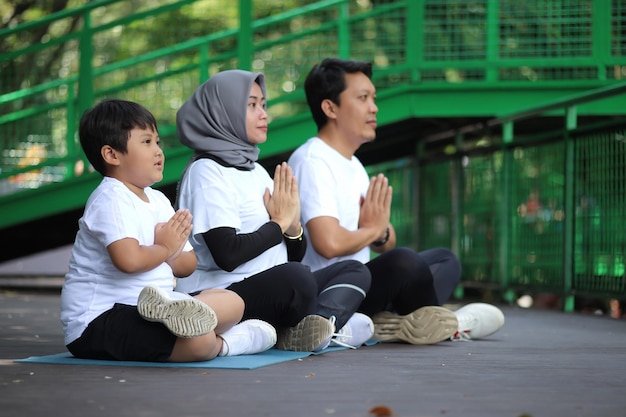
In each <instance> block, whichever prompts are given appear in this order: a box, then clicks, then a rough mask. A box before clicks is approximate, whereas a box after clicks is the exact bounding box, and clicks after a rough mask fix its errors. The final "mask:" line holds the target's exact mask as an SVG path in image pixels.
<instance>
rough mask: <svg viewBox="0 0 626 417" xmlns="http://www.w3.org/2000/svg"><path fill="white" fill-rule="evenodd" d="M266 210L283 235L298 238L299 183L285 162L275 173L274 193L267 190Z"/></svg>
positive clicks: (277, 167)
mask: <svg viewBox="0 0 626 417" xmlns="http://www.w3.org/2000/svg"><path fill="white" fill-rule="evenodd" d="M263 202H264V203H265V208H266V209H267V212H268V214H269V215H270V220H272V221H274V222H276V223H278V225H279V226H280V229H281V230H282V232H283V234H286V235H288V236H297V235H298V234H299V233H300V230H301V225H300V197H299V196H298V182H297V181H296V177H295V176H294V175H293V171H292V170H291V167H290V166H289V165H287V163H286V162H283V163H282V164H280V165H277V166H276V170H275V171H274V192H273V193H270V190H269V189H267V188H266V189H265V194H264V195H263Z"/></svg>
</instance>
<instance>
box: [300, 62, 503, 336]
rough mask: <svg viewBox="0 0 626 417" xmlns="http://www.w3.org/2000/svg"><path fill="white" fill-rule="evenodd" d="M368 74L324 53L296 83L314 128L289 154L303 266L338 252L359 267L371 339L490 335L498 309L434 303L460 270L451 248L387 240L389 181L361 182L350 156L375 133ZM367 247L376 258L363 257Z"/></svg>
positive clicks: (391, 236)
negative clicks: (366, 274)
mask: <svg viewBox="0 0 626 417" xmlns="http://www.w3.org/2000/svg"><path fill="white" fill-rule="evenodd" d="M371 76H372V66H371V64H370V63H366V62H359V61H351V60H342V59H337V58H327V59H325V60H323V61H322V62H321V63H319V64H318V65H315V66H314V67H313V69H312V70H311V72H310V73H309V74H308V76H307V78H306V80H305V85H304V87H305V92H306V97H307V102H308V105H309V108H310V110H311V114H312V116H313V119H314V121H315V123H316V125H317V129H318V132H317V136H316V137H313V138H310V139H309V140H308V141H307V142H306V143H305V144H303V145H302V146H300V147H299V148H298V149H297V150H296V151H295V152H294V153H293V154H292V155H291V157H290V158H289V165H290V166H291V167H292V168H293V170H294V173H295V176H296V178H297V179H298V183H299V187H298V188H299V190H300V201H301V213H302V214H301V217H302V224H303V225H305V233H306V234H307V236H308V238H309V241H310V242H311V245H309V247H308V248H307V252H306V254H305V257H304V259H303V263H305V264H307V265H309V266H311V268H312V269H313V270H317V269H319V268H323V267H325V266H327V265H329V264H332V263H334V262H337V261H339V260H344V259H357V260H359V261H361V262H363V263H365V264H366V265H367V267H368V268H369V270H370V272H371V274H372V284H371V288H370V291H369V292H368V294H367V296H366V298H365V299H364V300H363V302H362V303H361V306H360V308H359V311H360V312H362V313H365V314H367V315H369V316H370V317H372V318H373V321H374V324H375V334H374V337H375V338H376V339H378V340H380V341H389V342H392V341H403V342H407V343H412V344H433V343H437V342H440V341H442V340H446V339H449V338H451V337H452V338H456V339H459V338H468V337H469V338H477V337H484V336H486V335H488V334H491V333H493V332H495V331H497V330H499V329H500V328H501V327H502V326H503V325H504V316H503V314H502V312H501V311H500V310H499V309H498V308H497V307H494V306H491V305H488V304H484V303H474V304H470V305H468V306H465V307H464V308H462V309H460V310H458V311H457V312H456V313H455V312H452V311H450V310H448V309H445V308H443V307H441V304H443V303H444V302H446V301H447V300H448V299H449V297H450V296H451V295H452V292H453V291H454V288H455V287H456V285H457V284H458V282H459V281H460V277H461V265H460V262H459V260H458V258H457V257H456V255H455V254H454V253H452V252H451V251H450V250H449V249H446V248H435V249H430V250H426V251H422V252H415V251H413V250H411V249H409V248H396V247H395V246H396V234H395V231H394V228H393V225H392V224H391V223H390V213H391V200H392V188H391V186H390V185H389V181H388V179H387V178H386V177H385V176H384V175H382V174H379V175H377V176H375V177H373V178H371V179H369V178H368V175H367V172H366V170H365V168H364V167H363V165H362V164H361V162H360V161H359V160H358V158H356V157H355V155H354V154H355V152H356V151H357V149H359V147H360V146H361V145H363V144H364V143H368V142H371V141H373V140H374V139H375V138H376V115H377V113H378V107H377V106H376V88H375V86H374V84H373V83H372V81H371ZM370 251H374V252H376V253H378V254H379V256H377V257H376V258H374V259H372V260H370V255H371V253H370Z"/></svg>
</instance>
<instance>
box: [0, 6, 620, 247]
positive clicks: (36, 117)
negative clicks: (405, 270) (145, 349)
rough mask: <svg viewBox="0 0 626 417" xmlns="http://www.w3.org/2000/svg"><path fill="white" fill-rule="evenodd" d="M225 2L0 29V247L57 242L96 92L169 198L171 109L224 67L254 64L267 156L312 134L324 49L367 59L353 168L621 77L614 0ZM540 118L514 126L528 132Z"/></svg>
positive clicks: (602, 103)
mask: <svg viewBox="0 0 626 417" xmlns="http://www.w3.org/2000/svg"><path fill="white" fill-rule="evenodd" d="M232 3H233V2H232V1H225V0H213V1H202V0H182V1H163V0H161V1H146V2H127V1H119V0H117V1H115V0H99V1H92V2H88V3H86V4H84V5H82V6H79V7H75V8H71V9H66V10H63V11H58V12H55V13H51V14H49V15H47V16H45V17H41V18H38V19H34V20H31V21H27V22H23V23H20V24H18V25H16V26H12V27H8V28H4V29H1V30H0V46H4V47H3V48H2V49H1V51H2V52H0V143H1V144H2V155H1V160H0V169H1V171H0V229H1V230H3V235H6V236H11V237H12V239H13V240H14V241H15V244H14V245H12V246H13V248H12V249H11V250H9V251H8V252H6V253H5V255H4V256H5V259H9V258H11V257H16V256H20V255H24V254H28V253H31V252H35V251H38V250H42V249H47V248H51V247H54V246H58V245H60V244H64V243H71V241H72V239H73V236H74V233H75V230H76V220H77V218H78V216H79V215H80V212H81V210H82V207H83V205H84V203H85V201H86V199H87V196H88V195H89V193H90V192H91V190H93V188H95V186H96V184H97V183H98V182H99V181H100V177H99V176H98V175H97V174H95V173H93V172H91V170H90V169H89V167H88V166H87V163H86V160H85V158H84V156H83V155H82V153H81V150H80V147H79V145H78V142H77V137H76V126H77V121H78V119H79V117H80V115H81V114H82V112H83V111H84V110H85V109H87V108H89V107H90V106H92V105H93V104H94V103H96V102H97V101H99V100H101V99H103V98H105V97H120V98H124V99H129V100H134V101H138V102H140V103H142V104H144V105H145V106H146V107H148V108H149V109H150V110H151V111H152V112H153V113H154V114H155V116H156V117H157V120H158V122H159V128H160V134H161V137H162V141H163V144H164V147H165V152H166V168H165V176H164V179H163V181H162V183H160V184H158V185H157V186H158V187H159V188H161V189H163V190H164V191H165V192H166V193H167V194H168V195H170V196H171V195H172V192H173V189H174V187H175V184H176V181H177V180H178V178H179V176H180V173H181V172H182V169H183V167H184V165H185V164H186V162H187V159H188V158H189V156H190V152H189V151H188V150H187V149H185V148H183V147H181V146H180V145H179V144H178V141H177V138H176V135H175V114H176V110H177V108H178V107H179V106H180V105H181V104H182V102H184V100H185V99H186V98H187V97H189V96H190V95H191V94H192V92H193V91H194V89H195V88H196V87H197V86H198V85H199V84H200V83H202V82H203V81H204V80H206V79H207V78H208V77H210V76H211V74H214V73H216V72H218V71H221V70H224V69H230V68H243V69H250V70H255V71H262V72H264V73H265V74H266V77H267V81H268V96H269V97H268V98H269V103H268V105H269V112H270V115H271V117H272V120H271V124H270V135H269V141H268V143H266V144H265V145H263V147H262V150H261V158H262V161H261V162H262V163H264V164H268V165H269V164H273V163H274V162H276V161H279V160H283V159H285V158H286V157H287V155H288V154H289V152H290V151H291V150H293V149H294V148H295V147H296V146H297V145H299V144H300V143H302V142H303V141H304V140H306V138H308V137H309V136H311V135H312V134H314V133H315V129H314V125H313V123H312V121H311V120H310V116H309V113H308V109H307V107H306V103H305V100H304V95H303V89H302V84H303V80H304V77H305V76H306V73H307V72H308V70H309V69H310V68H311V67H312V66H313V65H314V64H315V63H316V62H318V61H320V60H321V59H323V58H324V57H327V56H339V57H344V58H354V59H360V60H367V61H371V62H373V63H374V68H375V69H374V81H375V84H376V86H377V88H378V105H379V108H380V113H379V126H380V128H379V135H378V139H377V141H376V142H375V143H374V144H372V145H369V146H367V147H365V148H364V149H363V150H362V151H361V153H360V155H359V156H361V157H362V159H363V160H364V162H365V163H366V164H368V165H371V164H377V163H381V162H384V161H391V160H396V159H398V158H402V157H406V156H410V155H415V154H416V153H418V152H425V153H426V154H427V153H428V151H429V149H431V148H433V149H439V148H440V147H441V145H440V144H441V143H444V142H445V140H449V137H450V132H452V133H453V134H454V132H463V131H464V130H467V129H468V127H472V126H476V125H481V126H482V125H487V124H488V123H489V120H492V119H494V118H497V117H499V116H502V115H509V114H514V113H515V112H517V111H521V110H524V109H528V108H531V107H532V106H536V105H540V104H542V103H545V102H550V101H554V100H558V99H559V98H562V97H564V96H571V95H576V94H580V93H583V92H586V91H589V90H593V89H597V88H604V87H610V86H611V85H614V84H618V83H620V81H621V80H622V78H625V77H626V56H625V55H624V51H626V31H624V27H626V6H623V5H622V2H619V1H610V0H598V1H594V2H589V1H573V0H572V1H565V0H563V1H549V0H540V1H536V2H519V1H517V0H509V1H499V0H482V1H481V0H479V1H473V2H470V3H468V2H461V1H442V0H406V1H398V0H396V1H394V0H386V1H354V0H326V1H293V2H273V1H260V0H257V1H253V0H240V1H239V2H238V3H237V4H236V5H233V4H232ZM285 4H287V5H289V4H292V7H288V6H284V5H285ZM142 5H143V6H142ZM235 6H236V7H235ZM34 33H37V34H40V35H41V34H43V35H41V37H40V38H39V40H40V41H37V42H34V41H33V39H32V38H31V36H33V35H32V34H34ZM41 40H43V41H41ZM7 45H8V46H10V48H8V47H7ZM624 104H625V103H624V98H623V97H622V96H618V95H616V96H613V97H610V98H607V99H605V100H599V101H594V102H585V103H581V104H580V105H579V106H578V107H577V112H578V113H577V114H578V117H579V120H580V123H585V121H587V120H589V121H590V122H593V121H597V120H601V119H605V118H613V117H616V116H621V115H623V114H624V113H625V112H626V106H625V105H624ZM551 116H553V114H551V113H547V114H545V115H544V117H541V118H536V119H533V121H532V123H530V122H529V123H527V124H520V125H519V126H516V129H517V130H516V132H515V133H516V134H522V135H523V134H524V133H528V132H536V131H537V130H541V129H544V128H545V126H546V125H547V124H550V123H552V120H553V118H552V117H551ZM495 134H496V135H499V134H500V133H498V132H496V133H495ZM439 138H445V140H444V142H441V141H440V140H439Z"/></svg>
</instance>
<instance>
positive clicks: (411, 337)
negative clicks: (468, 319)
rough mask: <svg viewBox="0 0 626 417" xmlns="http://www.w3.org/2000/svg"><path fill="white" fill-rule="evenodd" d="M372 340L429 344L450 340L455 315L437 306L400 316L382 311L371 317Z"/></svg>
mask: <svg viewBox="0 0 626 417" xmlns="http://www.w3.org/2000/svg"><path fill="white" fill-rule="evenodd" d="M373 321H374V328H375V329H374V337H373V338H374V339H377V340H379V341H381V342H407V343H410V344H412V345H431V344H434V343H438V342H441V341H443V340H446V339H449V338H450V337H451V336H452V335H454V334H455V333H456V331H457V329H458V327H459V322H458V320H457V318H456V315H455V314H454V312H452V311H450V310H448V309H445V308H443V307H438V306H429V307H422V308H419V309H417V310H415V311H413V312H412V313H410V314H407V315H405V316H400V315H397V314H393V313H390V312H388V311H384V312H382V313H379V314H377V315H376V316H374V317H373Z"/></svg>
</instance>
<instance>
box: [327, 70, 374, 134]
mask: <svg viewBox="0 0 626 417" xmlns="http://www.w3.org/2000/svg"><path fill="white" fill-rule="evenodd" d="M345 80H346V89H345V90H344V91H343V92H342V93H341V94H340V95H339V101H340V105H339V106H337V108H336V109H335V113H336V116H337V119H336V120H337V127H338V128H339V130H341V131H342V132H343V135H344V136H346V137H349V138H351V139H352V140H354V141H355V142H357V143H358V144H359V145H360V144H362V143H366V142H371V141H373V140H374V139H375V138H376V114H377V113H378V107H377V106H376V87H374V84H372V81H371V80H370V79H369V78H368V77H367V76H366V75H365V74H363V73H362V72H358V73H354V74H346V76H345Z"/></svg>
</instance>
